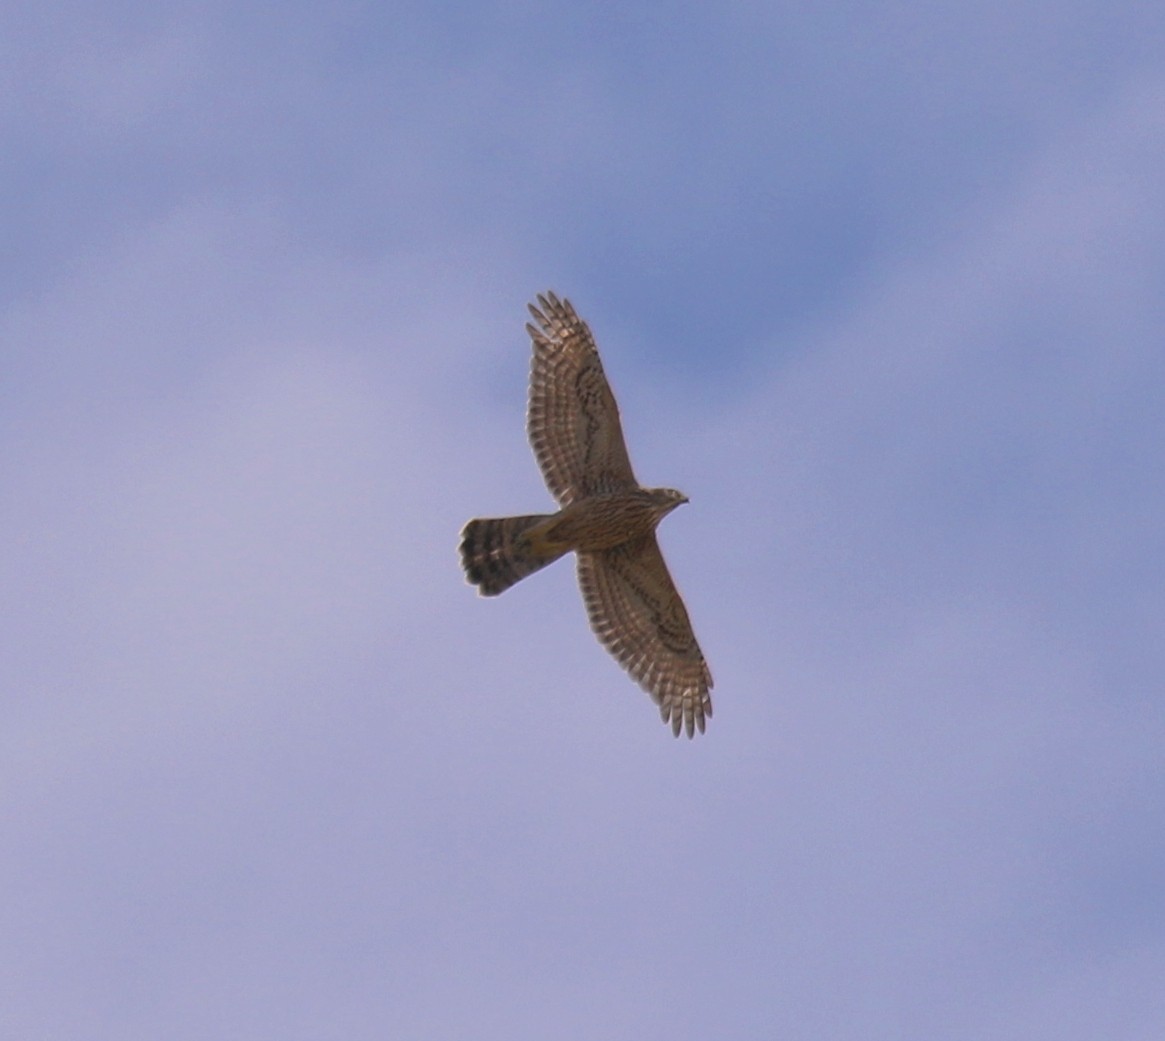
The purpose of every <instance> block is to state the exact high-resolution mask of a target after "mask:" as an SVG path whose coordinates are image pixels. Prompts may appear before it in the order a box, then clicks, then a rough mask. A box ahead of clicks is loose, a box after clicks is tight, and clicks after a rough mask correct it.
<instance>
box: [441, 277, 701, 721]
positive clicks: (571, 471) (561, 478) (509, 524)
mask: <svg viewBox="0 0 1165 1041" xmlns="http://www.w3.org/2000/svg"><path fill="white" fill-rule="evenodd" d="M530 314H531V316H532V317H533V319H534V321H533V323H530V324H527V326H526V331H527V332H528V333H529V334H530V339H531V341H532V342H533V346H534V358H533V363H532V366H531V371H530V405H529V410H528V412H527V417H526V426H527V432H528V434H529V437H530V444H531V445H532V446H533V448H534V455H535V457H536V458H537V460H538V465H539V467H540V468H541V470H542V476H543V477H544V478H545V480H546V485H547V487H548V488H549V489H550V493H551V494H552V495H553V496H554V498H555V499H556V500H557V501H558V504H559V506H560V507H561V508H560V509H559V510H558V512H557V513H551V514H537V515H531V516H525V517H501V518H489V519H477V520H471V521H470V522H469V523H468V524H466V525H465V527H464V528H463V529H462V532H461V562H462V565H463V566H464V568H465V573H466V575H467V576H468V578H469V581H470V582H472V583H473V584H474V585H476V586H477V587H478V589H479V591H480V592H481V593H482V595H484V596H496V595H497V594H498V593H502V592H504V591H505V590H507V589H509V588H510V586H512V585H513V584H514V583H515V582H517V581H518V580H519V579H523V578H525V577H526V576H527V575H530V574H533V573H534V572H535V571H537V570H539V569H540V568H544V567H545V566H546V565H547V564H550V563H553V562H554V561H555V560H557V559H558V558H559V557H561V556H563V555H564V554H566V553H569V552H571V551H572V550H573V551H574V553H575V556H576V558H577V561H578V583H579V586H580V588H581V589H582V595H583V601H584V602H585V604H586V609H587V615H588V617H589V618H590V623H591V628H592V629H593V630H594V631H595V635H596V636H597V637H598V638H599V641H600V642H601V643H602V644H603V646H605V647H606V648H607V650H608V651H610V652H611V654H612V655H614V657H615V658H616V660H617V661H618V662H619V664H620V665H622V666H623V668H625V669H626V670H627V671H628V672H629V673H630V674H631V676H632V677H633V678H634V679H635V680H636V682H638V683H639V685H640V686H641V687H643V689H644V690H646V691H647V693H648V694H650V695H651V697H652V699H653V700H654V701H655V703H656V704H657V705H658V706H659V712H660V715H661V716H662V717H663V720H664V722H665V723H670V724H671V728H672V732H673V733H674V734H675V735H676V736H677V737H678V736H679V734H680V731H681V729H682V730H684V731H686V733H687V735H688V737H692V735H693V734H694V733H695V731H696V730H699V731H700V732H701V733H703V731H704V725H705V722H706V720H707V719H708V718H709V717H710V716H711V715H712V698H711V695H710V694H709V693H708V692H709V691H710V690H711V688H712V673H711V672H710V671H709V670H708V664H707V662H705V661H704V655H703V654H702V653H701V651H700V645H699V644H698V643H696V637H695V634H694V633H693V632H692V624H691V622H690V621H689V620H688V612H687V610H686V609H685V608H684V602H683V600H681V599H680V594H679V592H678V591H677V590H676V587H675V583H674V582H673V581H672V578H671V575H670V574H669V573H668V570H667V564H665V563H664V559H663V554H662V553H661V552H660V549H659V543H658V542H657V541H656V538H655V528H656V526H657V525H658V524H659V522H660V521H661V520H662V519H663V518H664V517H665V516H666V515H667V514H669V513H670V512H671V511H672V510H674V509H675V508H676V507H677V506H679V505H681V504H682V503H685V502H687V501H688V500H687V498H686V497H685V496H684V495H683V494H682V493H680V492H677V491H673V490H672V489H670V488H643V487H640V484H639V482H638V481H637V480H636V479H635V474H634V473H633V472H632V470H631V461H630V459H629V458H628V456H627V446H626V444H625V443H624V441H623V429H622V426H621V425H620V423H619V408H618V406H617V405H616V404H615V397H614V395H613V394H612V393H611V388H610V386H609V385H608V383H607V378H606V376H605V375H604V373H603V366H602V363H601V362H600V361H599V352H598V349H597V348H596V346H595V341H594V337H593V336H592V335H591V331H590V329H589V328H588V327H587V324H586V322H584V321H583V320H582V319H581V318H579V316H578V314H577V313H576V312H575V310H574V308H573V307H572V306H571V304H570V301H569V300H560V299H559V298H558V297H557V296H555V295H554V294H553V293H549V292H548V293H546V294H545V296H542V295H540V296H539V297H538V303H537V306H535V305H534V304H531V305H530Z"/></svg>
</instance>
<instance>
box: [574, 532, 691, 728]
mask: <svg viewBox="0 0 1165 1041" xmlns="http://www.w3.org/2000/svg"><path fill="white" fill-rule="evenodd" d="M578 581H579V586H580V587H581V588H582V594H583V600H584V601H585V602H586V606H587V614H588V616H589V617H590V621H591V628H592V629H594V631H595V635H596V636H597V637H598V638H599V640H600V641H601V642H602V644H603V646H605V647H606V648H607V650H609V651H610V652H611V654H613V655H614V656H615V658H616V659H617V660H618V662H619V664H620V665H622V666H623V668H625V669H626V670H627V671H628V672H629V673H630V674H631V676H632V677H633V678H634V679H635V681H636V682H637V683H638V684H639V685H640V686H641V687H642V688H643V689H644V690H646V691H647V692H648V693H649V694H650V695H651V697H652V699H653V700H654V701H655V703H656V704H657V705H658V706H659V712H660V715H661V716H662V717H663V720H664V722H670V723H671V728H672V732H673V733H674V734H676V736H677V737H678V736H679V733H680V728H681V726H682V727H683V728H684V729H685V730H686V731H687V734H688V737H691V736H692V734H693V732H694V731H695V730H699V731H700V732H701V733H703V732H704V723H705V719H706V718H708V717H710V716H711V715H712V698H711V695H710V694H709V693H708V691H709V690H710V689H711V687H712V673H711V672H710V671H709V669H708V664H707V662H705V661H704V655H703V654H702V653H701V651H700V645H699V644H698V643H696V636H695V634H694V633H693V632H692V624H691V622H690V621H689V620H688V612H687V610H686V609H685V608H684V602H683V600H681V599H680V594H679V592H678V591H677V590H676V587H675V583H674V582H672V578H671V575H670V574H669V573H668V570H667V564H666V563H665V562H664V559H663V554H662V553H661V552H660V549H659V543H658V542H657V541H656V538H655V536H654V535H647V536H644V537H642V538H638V539H635V540H634V541H632V542H627V543H624V544H623V545H622V546H617V547H616V548H614V549H609V550H604V551H602V552H600V553H579V554H578Z"/></svg>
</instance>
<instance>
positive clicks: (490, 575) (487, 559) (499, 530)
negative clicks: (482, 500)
mask: <svg viewBox="0 0 1165 1041" xmlns="http://www.w3.org/2000/svg"><path fill="white" fill-rule="evenodd" d="M549 519H550V515H549V514H540V515H535V516H531V517H496V518H487V519H484V520H480V519H479V520H471V521H470V522H469V523H468V524H466V525H465V528H464V529H463V530H462V532H461V564H462V566H463V567H464V568H465V574H466V576H467V577H468V578H469V581H470V582H472V583H473V584H474V585H475V586H477V587H478V589H479V590H480V591H481V593H482V595H483V596H497V595H498V593H504V592H505V591H506V590H507V589H509V588H510V586H512V585H513V584H514V583H515V582H517V581H519V580H521V579H523V578H525V577H526V576H527V575H532V574H533V573H534V572H535V571H537V570H538V569H539V568H544V567H545V566H546V565H547V564H551V563H553V562H554V561H556V560H557V559H558V558H559V557H561V556H562V555H563V553H565V552H566V550H565V549H563V550H558V551H554V552H551V553H547V552H546V551H545V550H541V551H539V550H538V549H536V548H535V546H534V545H533V540H531V539H530V538H528V537H527V535H526V533H527V532H528V531H529V530H530V529H531V528H533V527H534V526H535V525H537V524H539V523H540V522H542V521H545V520H549Z"/></svg>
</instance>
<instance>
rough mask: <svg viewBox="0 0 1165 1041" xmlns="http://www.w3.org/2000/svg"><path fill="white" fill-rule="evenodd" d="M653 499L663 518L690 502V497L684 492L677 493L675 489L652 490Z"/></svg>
mask: <svg viewBox="0 0 1165 1041" xmlns="http://www.w3.org/2000/svg"><path fill="white" fill-rule="evenodd" d="M651 499H652V501H653V502H654V503H655V507H656V509H657V510H659V515H660V516H661V517H664V516H666V515H667V514H669V513H671V511H672V510H674V509H675V508H676V507H677V506H682V505H683V504H684V503H685V502H687V501H688V497H687V496H686V495H685V494H684V493H683V492H677V491H676V490H675V489H674V488H652V489H651Z"/></svg>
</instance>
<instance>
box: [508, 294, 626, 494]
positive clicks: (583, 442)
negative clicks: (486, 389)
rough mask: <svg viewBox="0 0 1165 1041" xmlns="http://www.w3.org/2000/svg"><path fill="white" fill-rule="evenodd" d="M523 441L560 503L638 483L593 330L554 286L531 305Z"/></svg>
mask: <svg viewBox="0 0 1165 1041" xmlns="http://www.w3.org/2000/svg"><path fill="white" fill-rule="evenodd" d="M530 314H531V315H532V316H533V318H534V324H530V325H527V326H526V331H527V332H528V333H529V334H530V339H531V340H532V341H533V344H534V360H533V363H532V365H531V369H530V407H529V411H528V412H527V417H526V425H527V431H528V433H529V436H530V444H531V445H532V446H533V448H534V455H535V457H536V458H537V459H538V466H539V467H540V468H541V470H542V476H543V477H544V478H545V480H546V485H547V487H548V488H549V489H550V493H551V494H552V495H553V496H554V498H555V499H557V500H558V502H559V503H560V504H561V505H563V506H569V505H570V504H571V503H573V502H577V501H578V500H580V499H585V498H588V497H589V496H592V495H599V494H603V493H606V492H621V491H631V490H633V489H635V488H637V487H638V482H637V481H636V480H635V474H634V473H633V472H632V470H631V460H630V459H629V458H628V457H627V445H626V444H625V442H624V441H623V428H622V426H621V425H620V423H619V407H618V405H616V404H615V396H614V394H612V393H611V388H610V386H609V385H608V383H607V377H606V376H605V375H604V373H603V365H602V363H601V362H600V361H599V352H598V350H597V349H596V347H595V341H594V337H592V336H591V331H590V329H589V328H588V327H587V323H586V322H584V321H583V320H582V319H581V318H579V316H578V315H577V314H576V313H575V310H574V308H573V307H572V306H571V304H570V301H569V300H559V299H558V297H557V296H555V295H554V294H553V293H546V294H545V295H544V296H543V295H539V297H538V306H537V307H535V306H534V305H533V304H531V305H530Z"/></svg>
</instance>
